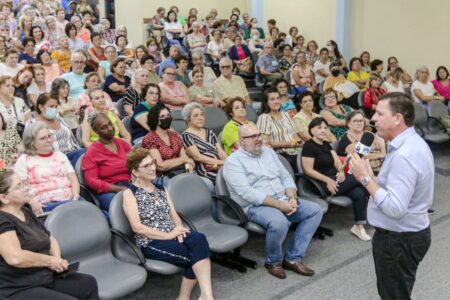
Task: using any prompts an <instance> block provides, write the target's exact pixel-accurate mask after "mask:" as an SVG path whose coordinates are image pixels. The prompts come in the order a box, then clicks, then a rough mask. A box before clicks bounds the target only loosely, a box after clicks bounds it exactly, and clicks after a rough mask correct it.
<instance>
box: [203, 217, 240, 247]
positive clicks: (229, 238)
mask: <svg viewBox="0 0 450 300" xmlns="http://www.w3.org/2000/svg"><path fill="white" fill-rule="evenodd" d="M197 231H198V232H201V233H203V234H204V235H205V237H206V239H207V240H208V243H209V248H210V249H211V251H213V252H217V253H224V252H229V251H231V250H234V249H236V248H238V247H240V246H242V245H243V244H245V243H246V242H247V240H248V232H247V230H245V229H243V228H240V227H237V226H234V225H227V224H220V223H216V222H214V223H213V222H211V223H209V222H208V223H205V224H204V226H200V227H197Z"/></svg>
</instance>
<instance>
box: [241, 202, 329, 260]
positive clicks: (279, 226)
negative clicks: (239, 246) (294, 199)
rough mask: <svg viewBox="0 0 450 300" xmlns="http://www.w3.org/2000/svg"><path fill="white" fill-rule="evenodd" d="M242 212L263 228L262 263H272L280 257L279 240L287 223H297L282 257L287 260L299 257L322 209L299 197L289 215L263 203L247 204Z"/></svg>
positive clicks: (307, 243)
mask: <svg viewBox="0 0 450 300" xmlns="http://www.w3.org/2000/svg"><path fill="white" fill-rule="evenodd" d="M246 215H247V218H248V219H249V220H250V221H251V222H254V223H257V224H259V225H261V226H263V227H264V228H265V229H266V264H268V265H273V264H277V263H280V262H282V260H283V250H282V243H283V241H284V240H285V239H286V235H287V233H288V230H289V227H290V225H291V223H299V224H298V226H297V229H296V230H295V233H294V236H293V239H292V241H291V242H290V244H289V247H288V250H287V252H286V255H285V256H284V258H285V259H287V260H289V261H302V260H303V258H304V257H305V254H306V250H307V249H308V246H309V242H310V241H311V238H312V236H313V235H314V232H316V229H317V227H319V224H320V221H321V220H322V216H323V212H322V208H320V206H319V205H317V204H316V203H313V202H310V201H307V200H300V205H299V207H298V209H297V211H296V212H295V213H293V214H292V215H290V216H286V215H285V214H284V213H282V212H281V211H280V210H279V209H277V208H274V207H270V206H263V205H261V206H253V207H250V208H249V209H248V211H247V213H246Z"/></svg>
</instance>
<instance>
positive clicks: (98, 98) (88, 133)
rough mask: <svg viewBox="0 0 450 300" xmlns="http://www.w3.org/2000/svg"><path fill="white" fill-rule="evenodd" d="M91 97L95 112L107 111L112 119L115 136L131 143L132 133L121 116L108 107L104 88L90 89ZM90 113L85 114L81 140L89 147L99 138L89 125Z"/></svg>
mask: <svg viewBox="0 0 450 300" xmlns="http://www.w3.org/2000/svg"><path fill="white" fill-rule="evenodd" d="M88 95H89V99H90V100H91V103H92V108H93V112H97V113H100V112H101V113H105V114H106V115H107V116H108V118H109V119H110V120H111V122H112V124H113V125H114V131H115V134H114V137H116V138H119V137H122V138H123V139H124V140H126V141H127V142H128V143H130V144H131V135H130V133H129V132H128V131H127V129H126V128H125V126H124V125H123V123H122V121H121V120H120V118H119V117H118V116H117V115H116V114H114V113H113V112H112V111H110V110H109V109H108V105H107V102H106V99H105V94H104V93H103V90H102V89H101V88H99V87H94V88H92V89H90V90H89V92H88ZM87 119H88V114H85V116H84V120H83V123H82V124H81V129H82V130H81V132H82V137H81V141H82V144H83V146H84V147H86V148H89V146H90V145H91V144H92V143H93V142H95V141H97V140H98V138H99V137H98V135H97V133H95V132H94V131H93V130H92V128H91V126H90V125H89V123H88V121H87Z"/></svg>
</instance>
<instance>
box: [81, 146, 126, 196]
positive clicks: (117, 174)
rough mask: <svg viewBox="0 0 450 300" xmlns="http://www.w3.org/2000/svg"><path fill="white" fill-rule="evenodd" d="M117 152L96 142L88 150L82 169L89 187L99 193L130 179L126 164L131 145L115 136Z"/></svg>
mask: <svg viewBox="0 0 450 300" xmlns="http://www.w3.org/2000/svg"><path fill="white" fill-rule="evenodd" d="M114 142H115V143H116V146H117V154H115V153H113V152H111V151H110V150H108V149H106V147H105V146H104V145H103V144H101V143H99V142H94V143H93V144H92V145H91V146H90V147H89V148H88V150H87V151H86V154H85V155H84V157H83V162H82V163H81V170H83V172H84V178H85V181H86V184H87V186H88V187H89V188H91V189H92V190H94V191H95V192H96V193H98V194H102V193H107V192H109V186H110V185H111V184H116V183H118V182H122V181H130V179H131V175H130V172H128V170H127V167H126V166H125V164H126V160H127V154H128V152H130V150H131V145H130V144H128V143H127V142H126V141H124V140H122V139H117V138H114Z"/></svg>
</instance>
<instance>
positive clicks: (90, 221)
mask: <svg viewBox="0 0 450 300" xmlns="http://www.w3.org/2000/svg"><path fill="white" fill-rule="evenodd" d="M45 227H47V229H48V230H49V231H50V232H51V234H52V236H54V237H55V238H56V240H57V241H58V243H59V246H60V247H61V253H62V256H63V257H64V258H66V259H67V260H68V261H80V262H82V261H83V260H85V261H86V260H90V259H94V258H97V257H103V256H112V252H111V234H110V231H109V226H108V222H107V221H106V218H105V216H104V215H103V214H102V212H101V211H100V209H98V208H97V207H96V206H95V205H93V204H91V203H89V202H86V201H73V202H70V203H67V204H64V205H60V206H58V207H57V208H55V209H54V210H53V211H52V213H51V214H50V215H49V216H48V217H47V220H46V221H45Z"/></svg>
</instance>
